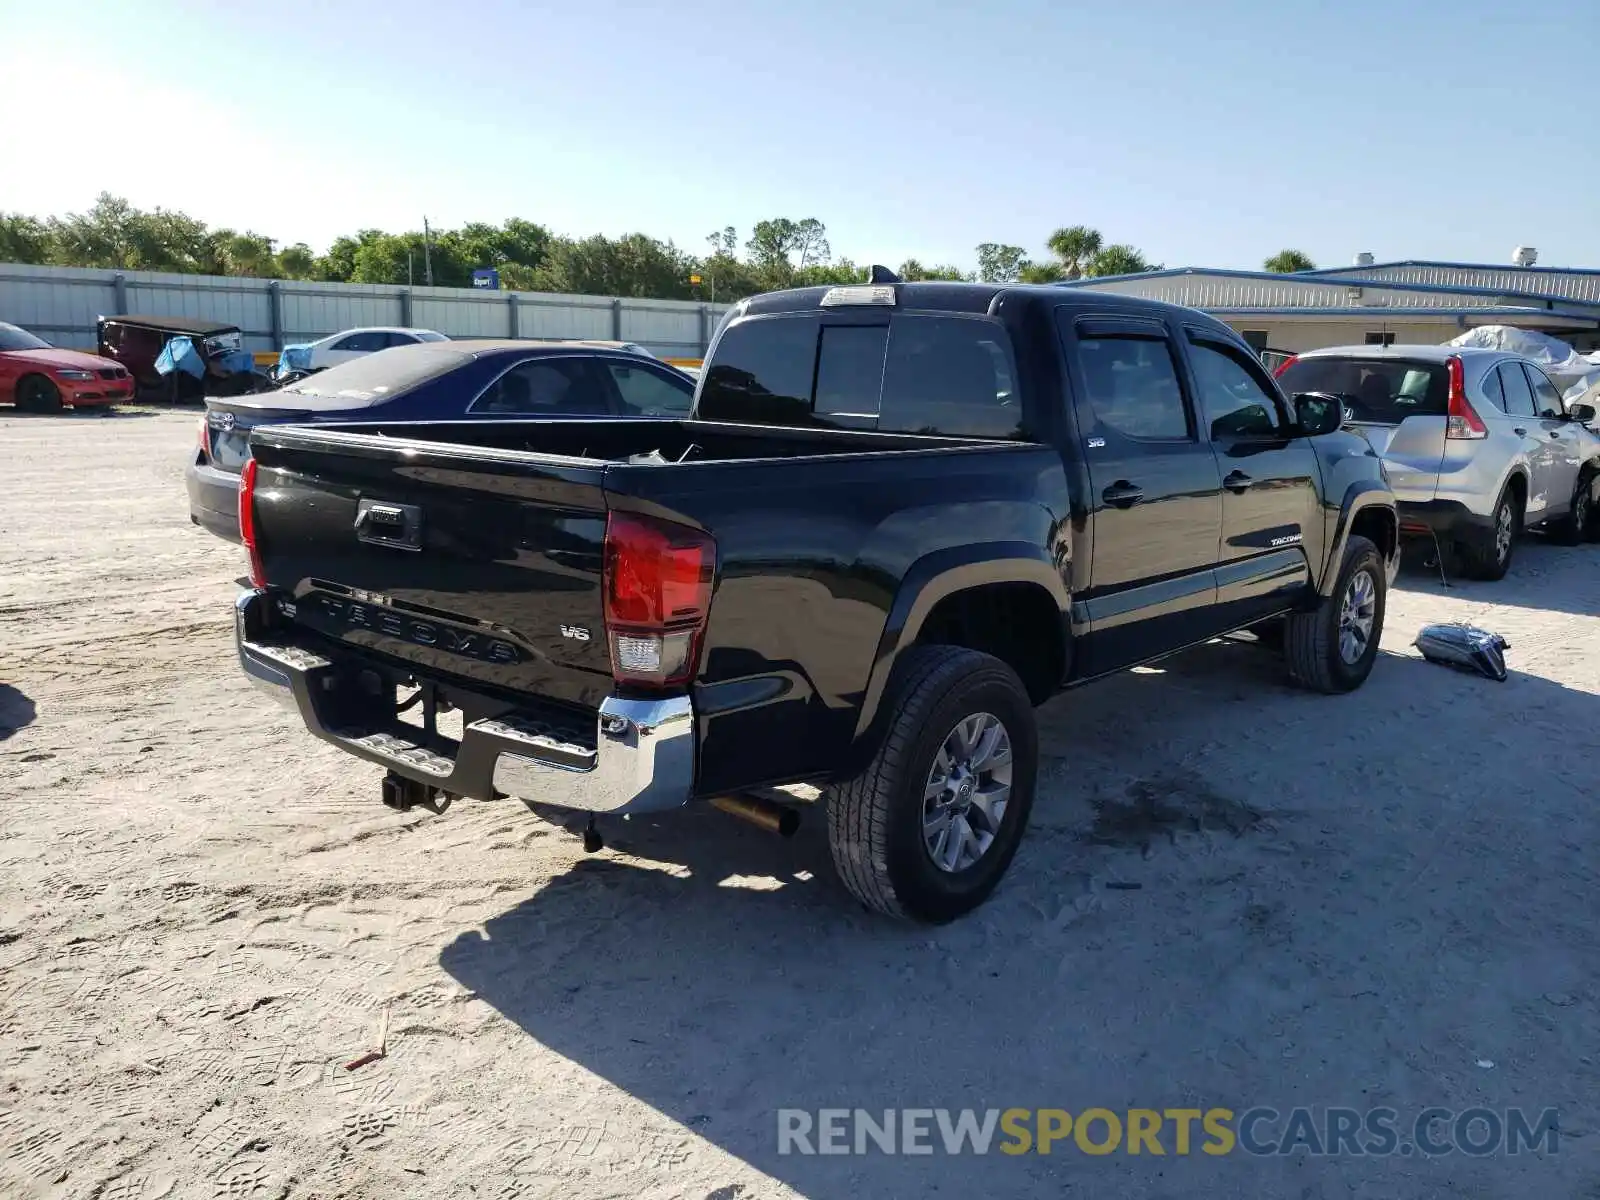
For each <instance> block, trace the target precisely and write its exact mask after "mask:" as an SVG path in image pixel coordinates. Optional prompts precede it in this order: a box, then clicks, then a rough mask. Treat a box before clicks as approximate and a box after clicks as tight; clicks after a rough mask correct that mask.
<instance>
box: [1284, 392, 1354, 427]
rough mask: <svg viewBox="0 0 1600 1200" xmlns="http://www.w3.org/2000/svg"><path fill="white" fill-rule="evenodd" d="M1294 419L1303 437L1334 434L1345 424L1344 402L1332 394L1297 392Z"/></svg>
mask: <svg viewBox="0 0 1600 1200" xmlns="http://www.w3.org/2000/svg"><path fill="white" fill-rule="evenodd" d="M1294 419H1295V423H1296V424H1298V425H1299V426H1300V436H1301V437H1319V436H1321V435H1322V434H1324V433H1332V432H1334V430H1336V429H1338V428H1340V427H1341V426H1343V425H1344V422H1345V411H1344V401H1343V400H1341V399H1340V398H1339V397H1338V396H1335V395H1333V394H1332V393H1331V392H1297V393H1295V397H1294Z"/></svg>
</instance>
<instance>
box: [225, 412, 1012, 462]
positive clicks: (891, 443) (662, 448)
mask: <svg viewBox="0 0 1600 1200" xmlns="http://www.w3.org/2000/svg"><path fill="white" fill-rule="evenodd" d="M328 433H332V434H339V433H349V434H353V435H354V436H355V438H356V439H357V440H355V441H346V440H343V439H338V438H334V439H324V440H322V441H321V444H325V445H328V446H330V447H331V446H333V445H339V446H340V447H341V448H343V449H345V450H353V451H355V452H358V453H359V452H360V450H361V447H363V446H371V445H372V442H371V440H370V439H373V438H381V439H385V440H386V441H403V442H405V443H407V444H408V448H410V447H414V449H411V452H412V453H417V454H424V455H427V454H438V455H447V456H448V455H450V454H451V453H452V450H450V449H446V448H447V447H451V448H455V451H459V450H462V449H466V450H470V451H507V452H511V453H513V454H519V455H521V454H531V455H537V456H539V457H541V458H562V459H580V460H584V461H587V462H592V463H608V464H629V462H630V459H631V458H633V457H634V456H637V455H650V454H652V453H655V454H659V455H660V456H661V458H662V459H664V460H666V462H667V463H671V464H679V463H708V462H729V461H748V460H750V459H769V458H802V457H808V458H809V457H822V456H834V455H841V454H852V455H853V454H883V453H890V452H896V453H904V452H908V451H916V450H952V449H959V448H971V447H975V446H995V447H1004V446H1014V445H1016V443H1014V442H1000V441H987V440H983V439H972V438H949V437H931V436H922V435H917V434H898V433H877V432H874V431H871V430H855V429H822V428H819V429H793V428H777V427H773V426H763V425H738V424H731V423H724V422H717V421H695V420H661V419H659V418H651V419H641V420H620V421H588V420H582V419H573V420H562V419H554V420H531V421H495V422H488V421H427V422H404V423H396V424H355V423H344V422H337V421H331V422H324V423H321V424H319V425H318V426H317V429H316V430H315V431H314V434H313V437H314V438H315V439H322V435H323V434H328ZM279 435H281V439H280V437H279ZM256 436H257V438H258V444H265V445H285V446H303V445H305V444H306V443H305V441H304V439H303V438H302V437H301V436H300V435H299V433H298V432H297V431H296V430H295V429H293V428H290V427H281V428H280V429H277V430H265V431H263V432H262V433H260V434H258V435H256ZM388 452H389V450H388V449H385V450H383V451H382V453H388ZM501 461H507V460H501ZM633 465H648V464H633ZM656 465H660V464H656Z"/></svg>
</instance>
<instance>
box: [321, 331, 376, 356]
mask: <svg viewBox="0 0 1600 1200" xmlns="http://www.w3.org/2000/svg"><path fill="white" fill-rule="evenodd" d="M329 348H330V349H332V350H338V351H341V352H349V353H354V354H370V353H372V352H373V351H374V350H387V349H388V348H389V339H388V337H387V336H386V335H385V334H384V333H383V331H381V330H370V329H369V330H365V331H363V332H361V333H352V334H351V335H350V336H349V337H347V338H343V339H341V340H340V341H337V342H335V343H334V344H333V345H332V346H331V347H329Z"/></svg>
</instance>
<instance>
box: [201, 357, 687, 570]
mask: <svg viewBox="0 0 1600 1200" xmlns="http://www.w3.org/2000/svg"><path fill="white" fill-rule="evenodd" d="M693 396H694V380H693V379H691V378H690V377H689V376H688V375H685V374H684V373H683V372H682V371H679V370H677V369H676V368H674V367H670V366H668V365H667V364H666V363H663V362H660V361H658V360H657V359H654V358H649V357H646V356H645V355H642V354H635V353H630V352H628V351H626V350H620V349H615V348H609V347H606V346H602V345H598V344H594V343H584V342H532V341H527V342H524V341H516V342H511V341H448V342H423V343H421V344H420V345H415V346H397V347H394V348H393V349H389V350H383V351H380V352H378V353H376V354H369V355H365V356H364V357H362V358H358V359H355V360H353V361H351V362H346V363H341V364H340V365H338V366H336V367H329V368H328V369H327V370H326V371H319V372H317V373H316V374H315V375H308V376H306V377H305V378H303V379H300V380H298V381H296V382H294V383H291V384H289V385H288V386H287V387H284V388H280V389H279V390H277V391H274V392H260V393H257V394H255V395H250V396H236V397H230V398H228V399H221V398H208V399H207V400H206V415H205V416H204V418H202V420H201V424H200V440H199V445H198V446H197V447H196V449H195V454H194V459H193V461H192V462H191V463H190V464H189V470H188V473H187V475H188V478H187V483H188V487H189V519H190V520H191V521H193V522H194V523H195V524H196V525H203V526H204V527H205V528H207V529H209V530H210V531H211V532H212V533H215V534H218V535H219V536H221V537H225V538H229V539H231V540H232V541H238V540H239V513H238V494H239V472H240V471H241V470H243V468H244V464H245V461H246V460H247V459H248V458H249V457H250V430H251V429H252V428H254V427H255V426H257V425H266V424H277V423H283V422H295V423H298V424H304V423H305V422H308V421H366V420H371V421H450V420H463V419H465V420H471V419H473V418H478V417H481V418H483V419H484V420H486V421H492V420H495V419H496V418H499V419H508V418H509V419H516V418H522V419H527V418H529V417H572V416H578V417H594V418H596V419H601V420H603V419H605V418H608V417H680V418H681V417H686V416H688V415H689V408H690V402H691V400H692V399H693Z"/></svg>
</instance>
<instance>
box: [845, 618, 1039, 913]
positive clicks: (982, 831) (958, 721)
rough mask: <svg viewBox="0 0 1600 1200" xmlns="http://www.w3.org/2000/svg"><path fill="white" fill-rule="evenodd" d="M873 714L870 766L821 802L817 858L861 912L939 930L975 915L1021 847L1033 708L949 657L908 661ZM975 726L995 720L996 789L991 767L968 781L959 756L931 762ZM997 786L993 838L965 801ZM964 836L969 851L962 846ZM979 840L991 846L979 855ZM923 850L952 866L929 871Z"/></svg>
mask: <svg viewBox="0 0 1600 1200" xmlns="http://www.w3.org/2000/svg"><path fill="white" fill-rule="evenodd" d="M884 704H885V708H884V712H885V713H886V714H888V715H887V718H886V720H885V721H884V724H883V732H882V735H881V740H880V741H879V743H878V748H877V750H876V752H875V753H874V754H873V757H872V760H871V761H870V762H869V763H868V764H867V765H866V767H865V769H863V770H862V771H861V772H860V774H858V775H856V776H855V777H854V778H853V779H849V780H846V781H843V782H841V783H838V784H835V785H834V786H833V787H831V788H830V789H829V790H828V794H827V797H826V804H827V812H828V844H829V848H830V849H831V850H832V852H833V863H834V867H835V868H836V869H837V871H838V873H839V878H840V881H841V882H843V884H844V885H845V887H846V888H847V889H848V890H849V892H850V894H851V895H853V896H854V897H855V898H856V899H857V900H859V901H861V903H862V904H864V905H866V906H867V907H868V908H870V909H872V910H874V911H876V912H880V913H884V914H885V915H888V916H892V917H900V918H906V919H910V920H913V921H922V922H927V923H930V924H941V923H943V922H946V921H951V920H954V919H955V918H957V917H959V916H962V915H963V914H965V913H968V912H971V911H972V910H973V909H974V908H976V907H977V906H978V905H979V904H981V903H983V901H984V900H985V899H986V898H987V897H988V895H989V893H990V892H992V891H994V889H995V886H996V885H997V884H998V883H999V882H1000V878H1001V876H1003V875H1004V874H1005V872H1006V868H1007V867H1009V866H1010V865H1011V859H1012V857H1013V856H1014V855H1015V854H1016V852H1017V846H1018V844H1019V843H1020V842H1021V841H1022V835H1023V831H1024V830H1025V829H1026V827H1027V823H1028V813H1029V811H1030V810H1031V809H1032V807H1033V790H1034V781H1035V778H1036V775H1037V771H1038V756H1039V735H1038V729H1037V726H1036V724H1035V721H1034V714H1033V704H1032V702H1031V701H1030V700H1029V699H1028V690H1027V688H1025V687H1024V686H1023V685H1022V680H1021V679H1019V678H1018V677H1017V673H1016V672H1015V671H1013V670H1012V669H1011V668H1010V667H1009V666H1007V665H1006V664H1005V663H1003V662H1001V661H1000V660H999V659H997V658H993V657H991V656H990V655H987V654H980V653H979V652H978V651H976V650H966V649H962V648H961V647H957V646H918V647H914V648H912V649H911V650H909V651H908V652H907V653H906V654H905V656H904V657H903V658H902V660H901V662H900V663H899V664H897V666H896V669H895V682H894V683H893V685H892V692H891V694H890V695H888V696H886V697H885V699H884ZM980 717H986V718H989V719H991V720H996V721H997V722H998V724H999V725H1000V727H1001V731H1002V733H1003V734H1004V735H1005V737H1006V738H1007V739H1008V740H1009V743H1010V759H1009V762H1008V763H1007V764H1005V771H1006V772H1008V776H1009V777H1008V779H1005V780H1002V779H1000V778H998V777H996V775H995V774H994V773H993V772H994V771H997V770H999V769H1000V768H999V766H998V762H999V757H1000V756H999V755H996V756H995V757H994V758H993V759H990V760H989V761H990V762H991V764H994V765H992V767H991V769H990V770H979V771H978V772H977V774H976V775H967V774H964V773H962V771H961V769H960V756H959V755H954V756H947V757H946V758H945V759H943V760H941V755H942V754H945V753H946V751H945V747H946V744H947V742H950V744H951V745H955V746H959V741H952V739H959V738H960V736H961V735H960V733H959V732H958V729H959V728H961V727H968V728H971V729H972V730H973V732H978V729H977V723H978V719H979V718H980ZM987 737H988V733H987V731H984V732H981V733H980V734H979V736H978V739H977V740H978V742H979V746H978V748H977V750H976V751H975V752H972V753H970V754H968V755H967V758H968V759H970V761H971V762H972V763H973V764H974V765H975V766H979V765H981V764H980V759H981V757H982V754H983V747H984V744H985V742H986V739H987ZM997 740H998V739H997ZM950 757H955V758H956V759H957V764H956V769H955V770H951V769H949V768H948V767H944V765H943V764H944V763H945V762H948V761H949V758H950ZM936 768H942V774H943V775H944V777H945V778H944V780H943V781H942V782H943V783H944V790H942V791H941V792H940V793H938V795H936V796H934V797H932V798H928V799H925V796H926V794H927V792H928V791H929V789H930V787H931V786H934V785H935V784H936V783H937V782H941V781H938V780H935V779H934V778H932V776H933V775H934V773H935V769H936ZM958 779H959V780H960V781H961V782H960V783H959V784H958V783H957V780H958ZM1005 783H1009V793H1008V795H1007V799H1006V803H1005V807H1004V811H1003V813H1001V814H1000V817H999V820H998V828H997V829H996V828H993V827H992V826H991V825H990V824H989V822H988V821H986V820H985V819H984V813H985V810H986V807H987V806H986V805H983V804H982V803H981V802H978V801H975V800H974V799H973V796H974V793H976V795H977V796H978V797H982V796H983V795H985V794H986V793H988V794H990V795H992V794H993V790H994V789H997V788H998V787H999V786H1003V785H1004V784H1005ZM973 785H976V786H973ZM941 812H942V813H943V814H944V816H945V823H944V825H943V826H940V825H938V816H939V814H940V813H941ZM939 829H942V830H943V831H944V836H943V838H942V840H941V838H940V835H939V833H938V832H936V831H937V830H939ZM951 831H957V837H958V838H959V839H960V840H959V841H958V842H957V843H951V842H950V840H949V835H950V833H951ZM969 833H970V834H971V836H972V838H973V840H972V841H970V842H969V841H967V840H966V838H965V836H964V835H966V834H969ZM985 835H987V836H988V837H989V838H990V839H991V840H990V841H989V842H987V843H982V845H981V846H980V842H981V838H982V837H983V836H985ZM930 841H931V842H933V843H934V845H933V846H930V844H929V843H930ZM935 848H937V849H938V850H939V851H940V852H941V853H942V854H944V855H945V856H946V857H947V858H949V857H955V859H956V861H955V862H954V863H953V865H951V866H940V865H938V864H936V863H935V861H934V852H935ZM963 848H965V849H966V850H968V851H969V852H972V853H975V855H976V857H975V861H970V862H966V863H965V865H963V862H962V860H963V859H964V857H965V856H964V854H963V853H962V849H963ZM952 851H954V852H955V853H954V855H953V856H952V854H951V852H952Z"/></svg>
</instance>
